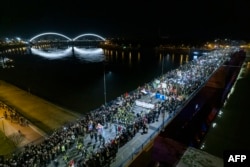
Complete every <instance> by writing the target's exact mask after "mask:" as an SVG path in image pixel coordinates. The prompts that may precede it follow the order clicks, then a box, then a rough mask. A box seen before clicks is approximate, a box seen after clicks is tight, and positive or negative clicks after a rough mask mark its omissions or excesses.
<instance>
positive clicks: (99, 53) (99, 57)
mask: <svg viewBox="0 0 250 167" xmlns="http://www.w3.org/2000/svg"><path fill="white" fill-rule="evenodd" d="M74 52H75V56H77V57H78V58H79V59H81V60H85V61H89V62H101V61H103V60H104V59H105V56H104V51H103V49H102V48H90V49H85V48H78V47H74Z"/></svg>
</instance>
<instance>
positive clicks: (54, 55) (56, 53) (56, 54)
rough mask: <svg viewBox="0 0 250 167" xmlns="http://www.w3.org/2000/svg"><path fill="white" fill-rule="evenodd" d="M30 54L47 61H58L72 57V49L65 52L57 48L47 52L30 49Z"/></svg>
mask: <svg viewBox="0 0 250 167" xmlns="http://www.w3.org/2000/svg"><path fill="white" fill-rule="evenodd" d="M31 53H32V54H33V55H38V56H41V57H44V58H47V59H60V58H63V57H67V56H70V55H72V48H67V49H65V50H60V49H58V48H57V49H53V48H52V49H47V50H41V49H35V48H31Z"/></svg>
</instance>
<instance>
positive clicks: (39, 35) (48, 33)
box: [29, 32, 72, 42]
mask: <svg viewBox="0 0 250 167" xmlns="http://www.w3.org/2000/svg"><path fill="white" fill-rule="evenodd" d="M45 35H57V36H61V37H64V38H66V39H68V40H69V41H71V40H72V39H71V38H69V37H67V36H65V35H63V34H60V33H56V32H45V33H41V34H38V35H36V36H34V37H32V38H31V39H30V40H29V41H30V42H31V41H33V40H34V39H36V38H38V37H41V36H45Z"/></svg>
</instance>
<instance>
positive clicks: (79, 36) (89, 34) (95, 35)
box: [73, 33, 106, 41]
mask: <svg viewBox="0 0 250 167" xmlns="http://www.w3.org/2000/svg"><path fill="white" fill-rule="evenodd" d="M84 36H94V37H97V38H100V39H101V40H103V41H105V40H106V39H105V38H103V37H102V36H100V35H97V34H91V33H86V34H81V35H78V36H77V37H75V38H74V39H73V41H75V40H77V39H78V38H81V37H84Z"/></svg>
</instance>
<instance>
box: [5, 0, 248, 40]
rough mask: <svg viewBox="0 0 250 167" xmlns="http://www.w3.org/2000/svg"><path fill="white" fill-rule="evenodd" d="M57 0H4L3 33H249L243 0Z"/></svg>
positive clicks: (179, 35)
mask: <svg viewBox="0 0 250 167" xmlns="http://www.w3.org/2000/svg"><path fill="white" fill-rule="evenodd" d="M56 2H57V3H56ZM59 2H60V1H52V0H50V1H49V0H33V1H30V0H26V1H24V0H5V1H3V2H1V3H2V4H1V7H0V9H1V16H0V37H5V36H7V37H13V36H20V37H23V38H31V37H32V36H34V35H37V34H39V33H42V32H58V33H62V34H65V35H67V36H69V37H72V38H73V37H75V36H77V35H79V34H82V33H97V34H99V35H102V36H104V37H135V38H136V37H159V36H161V37H167V38H189V39H190V38H191V39H198V38H209V39H214V38H230V39H243V40H248V39H250V24H249V20H250V10H249V7H248V5H247V3H246V2H245V3H243V2H240V1H239V0H238V1H236V0H234V1H229V2H216V1H215V2H213V1H197V2H195V1H189V2H187V1H183V2H182V1H180V0H179V1H176V0H175V1H174V2H171V3H170V2H167V1H160V2H157V1H147V2H143V1H140V2H137V1H134V2H133V1H115V2H112V3H111V2H109V1H100V2H98V1H84V0H70V1H61V2H60V3H59Z"/></svg>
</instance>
